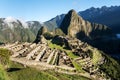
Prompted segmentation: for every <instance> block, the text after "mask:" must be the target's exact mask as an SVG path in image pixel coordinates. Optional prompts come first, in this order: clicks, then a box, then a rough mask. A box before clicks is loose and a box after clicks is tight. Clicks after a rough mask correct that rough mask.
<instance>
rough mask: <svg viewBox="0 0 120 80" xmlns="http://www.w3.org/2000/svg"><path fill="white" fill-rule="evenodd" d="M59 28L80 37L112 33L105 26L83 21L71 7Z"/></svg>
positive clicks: (93, 36) (94, 36) (72, 35)
mask: <svg viewBox="0 0 120 80" xmlns="http://www.w3.org/2000/svg"><path fill="white" fill-rule="evenodd" d="M60 28H61V29H62V31H63V32H64V33H65V34H66V35H68V36H70V37H76V38H80V39H83V38H86V37H88V38H93V39H94V38H97V37H102V36H106V35H111V34H112V30H111V29H110V28H108V27H107V26H105V25H102V24H97V23H90V22H89V21H85V20H84V19H83V18H82V17H81V16H79V15H78V14H77V13H76V11H75V10H73V9H72V10H70V11H69V12H68V14H66V15H65V17H64V19H63V21H62V23H61V25H60Z"/></svg>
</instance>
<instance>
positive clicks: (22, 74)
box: [8, 63, 57, 80]
mask: <svg viewBox="0 0 120 80" xmlns="http://www.w3.org/2000/svg"><path fill="white" fill-rule="evenodd" d="M8 75H9V77H10V80H57V79H56V78H55V77H54V76H51V75H49V74H47V73H45V72H44V71H39V70H36V69H34V68H24V67H23V66H22V65H20V64H17V63H12V65H11V70H9V72H8Z"/></svg>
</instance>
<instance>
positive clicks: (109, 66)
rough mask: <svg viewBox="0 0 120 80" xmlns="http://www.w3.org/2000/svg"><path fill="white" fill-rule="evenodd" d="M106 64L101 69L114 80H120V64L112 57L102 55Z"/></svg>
mask: <svg viewBox="0 0 120 80" xmlns="http://www.w3.org/2000/svg"><path fill="white" fill-rule="evenodd" d="M102 54H103V55H104V57H105V59H106V62H105V63H104V64H102V65H101V66H100V69H101V70H103V71H104V72H105V73H107V75H108V76H110V77H112V78H113V79H114V80H120V64H119V63H118V62H117V61H116V60H114V59H113V58H111V57H110V56H108V55H106V54H104V53H102Z"/></svg>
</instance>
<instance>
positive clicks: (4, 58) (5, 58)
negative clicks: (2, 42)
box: [0, 48, 11, 80]
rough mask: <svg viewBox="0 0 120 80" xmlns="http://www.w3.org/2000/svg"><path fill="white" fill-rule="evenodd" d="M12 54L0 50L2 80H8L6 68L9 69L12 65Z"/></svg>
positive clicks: (0, 77)
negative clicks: (10, 58) (10, 57)
mask: <svg viewBox="0 0 120 80" xmlns="http://www.w3.org/2000/svg"><path fill="white" fill-rule="evenodd" d="M10 54H11V52H10V51H9V50H7V49H3V48H0V80H8V76H7V74H6V71H5V68H8V66H9V64H10V60H9V56H10Z"/></svg>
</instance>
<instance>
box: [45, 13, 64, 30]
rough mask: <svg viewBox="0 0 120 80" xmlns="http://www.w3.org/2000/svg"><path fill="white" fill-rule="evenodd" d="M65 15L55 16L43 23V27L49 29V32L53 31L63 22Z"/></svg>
mask: <svg viewBox="0 0 120 80" xmlns="http://www.w3.org/2000/svg"><path fill="white" fill-rule="evenodd" d="M64 16H65V14H61V15H57V16H56V17H55V18H52V19H51V20H49V21H46V22H44V25H46V26H47V27H49V28H50V30H52V29H55V28H57V27H59V26H60V24H61V22H62V21H63V18H64Z"/></svg>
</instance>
